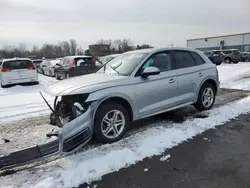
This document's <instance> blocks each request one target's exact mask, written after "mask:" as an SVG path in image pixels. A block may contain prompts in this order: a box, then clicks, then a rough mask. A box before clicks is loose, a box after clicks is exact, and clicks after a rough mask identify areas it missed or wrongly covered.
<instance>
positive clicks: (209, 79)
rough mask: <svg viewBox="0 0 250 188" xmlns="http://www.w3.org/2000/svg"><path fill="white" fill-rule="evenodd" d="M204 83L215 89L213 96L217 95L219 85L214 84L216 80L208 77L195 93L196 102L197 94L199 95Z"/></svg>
mask: <svg viewBox="0 0 250 188" xmlns="http://www.w3.org/2000/svg"><path fill="white" fill-rule="evenodd" d="M206 83H209V84H212V85H213V87H214V89H215V94H217V92H218V90H219V83H217V82H216V80H215V79H214V78H211V77H208V78H206V79H204V80H203V81H202V82H201V84H200V87H199V90H198V92H197V97H196V100H195V101H197V100H198V96H199V93H200V90H201V88H202V86H203V85H204V84H206Z"/></svg>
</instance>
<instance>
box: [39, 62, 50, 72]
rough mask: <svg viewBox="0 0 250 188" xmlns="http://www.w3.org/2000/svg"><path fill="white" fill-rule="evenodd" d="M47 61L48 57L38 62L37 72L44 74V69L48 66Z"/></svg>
mask: <svg viewBox="0 0 250 188" xmlns="http://www.w3.org/2000/svg"><path fill="white" fill-rule="evenodd" d="M49 62H50V60H49V59H45V60H43V61H42V62H41V63H40V65H39V66H38V67H37V72H38V73H41V74H43V75H44V69H46V67H47V66H49Z"/></svg>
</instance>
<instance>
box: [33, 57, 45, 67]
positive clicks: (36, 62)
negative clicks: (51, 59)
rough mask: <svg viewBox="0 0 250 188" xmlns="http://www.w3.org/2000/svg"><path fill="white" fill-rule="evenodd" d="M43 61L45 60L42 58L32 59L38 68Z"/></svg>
mask: <svg viewBox="0 0 250 188" xmlns="http://www.w3.org/2000/svg"><path fill="white" fill-rule="evenodd" d="M42 62H43V60H42V59H35V60H32V63H33V64H34V65H35V67H36V68H37V67H39V66H40V64H41V63H42Z"/></svg>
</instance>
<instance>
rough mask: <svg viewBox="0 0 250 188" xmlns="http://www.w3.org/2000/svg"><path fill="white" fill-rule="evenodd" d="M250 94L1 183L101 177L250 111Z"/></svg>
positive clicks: (38, 185)
mask: <svg viewBox="0 0 250 188" xmlns="http://www.w3.org/2000/svg"><path fill="white" fill-rule="evenodd" d="M249 106H250V97H247V98H244V99H241V100H239V101H236V102H233V103H229V104H227V105H224V106H221V107H218V108H214V109H212V110H210V111H209V112H208V113H209V117H207V118H205V119H202V118H195V119H191V118H190V119H188V120H186V121H185V122H183V123H180V124H178V123H175V124H174V123H168V122H164V123H157V124H155V126H154V127H149V128H147V129H146V130H143V131H141V132H140V131H139V132H137V133H136V134H134V135H132V136H130V137H128V138H125V139H123V140H121V141H119V142H117V143H114V144H106V145H101V146H99V147H96V148H92V149H89V150H87V151H85V152H81V153H78V154H76V155H72V156H68V157H64V158H62V159H58V160H56V161H53V162H50V163H48V164H45V165H42V166H39V167H36V168H33V169H30V170H24V171H21V172H18V173H16V174H13V175H9V176H3V177H0V182H1V184H0V187H1V188H3V187H21V188H28V187H32V188H55V187H56V188H62V187H65V188H66V187H74V186H78V185H79V184H81V183H83V182H90V181H93V180H97V179H100V178H101V177H102V176H103V175H105V174H107V173H110V172H114V171H117V170H119V169H121V168H124V167H127V166H130V165H132V164H135V163H136V162H138V161H141V160H143V159H144V158H146V157H151V156H154V155H160V154H161V153H162V152H164V151H165V150H166V149H169V148H172V147H174V146H176V145H178V144H180V143H181V142H183V141H187V140H188V139H191V138H192V137H194V136H195V135H197V134H200V133H202V132H204V131H206V130H208V129H212V128H215V127H216V126H217V125H222V124H224V123H225V122H227V121H229V120H230V119H233V118H236V117H237V116H238V115H240V114H242V113H248V112H250V107H249Z"/></svg>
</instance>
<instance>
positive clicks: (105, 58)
mask: <svg viewBox="0 0 250 188" xmlns="http://www.w3.org/2000/svg"><path fill="white" fill-rule="evenodd" d="M118 55H119V54H111V55H107V56H103V57H100V58H99V59H98V62H99V63H100V65H104V64H106V63H108V62H109V61H111V60H112V59H114V58H115V57H117V56H118ZM100 65H99V66H100Z"/></svg>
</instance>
